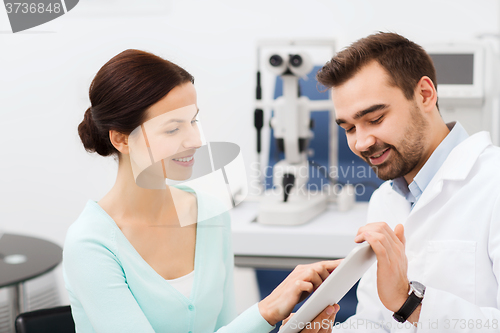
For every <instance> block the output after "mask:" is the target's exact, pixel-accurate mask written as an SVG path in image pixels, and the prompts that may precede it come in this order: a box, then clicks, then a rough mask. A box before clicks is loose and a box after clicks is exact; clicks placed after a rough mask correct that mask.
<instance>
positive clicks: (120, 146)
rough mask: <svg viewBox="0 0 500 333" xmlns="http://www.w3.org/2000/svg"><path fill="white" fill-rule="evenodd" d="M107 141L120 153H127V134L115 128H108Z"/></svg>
mask: <svg viewBox="0 0 500 333" xmlns="http://www.w3.org/2000/svg"><path fill="white" fill-rule="evenodd" d="M109 141H111V144H112V145H113V146H114V147H115V148H116V150H118V151H119V152H120V153H122V154H128V153H129V146H128V135H127V134H123V133H120V132H118V131H115V130H109Z"/></svg>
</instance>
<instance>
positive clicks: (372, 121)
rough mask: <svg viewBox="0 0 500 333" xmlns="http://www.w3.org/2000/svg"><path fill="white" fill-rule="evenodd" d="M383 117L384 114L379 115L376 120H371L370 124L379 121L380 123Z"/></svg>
mask: <svg viewBox="0 0 500 333" xmlns="http://www.w3.org/2000/svg"><path fill="white" fill-rule="evenodd" d="M382 118H384V116H380V117H378V118H377V119H375V120H371V121H370V124H378V123H380V122H381V121H382Z"/></svg>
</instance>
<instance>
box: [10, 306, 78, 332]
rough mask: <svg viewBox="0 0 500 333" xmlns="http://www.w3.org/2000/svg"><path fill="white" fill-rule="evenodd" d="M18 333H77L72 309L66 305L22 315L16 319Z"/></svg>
mask: <svg viewBox="0 0 500 333" xmlns="http://www.w3.org/2000/svg"><path fill="white" fill-rule="evenodd" d="M16 333H75V322H74V321H73V317H72V315H71V307H70V306H69V305H66V306H58V307H55V308H50V309H41V310H36V311H31V312H24V313H21V314H20V315H19V316H17V318H16Z"/></svg>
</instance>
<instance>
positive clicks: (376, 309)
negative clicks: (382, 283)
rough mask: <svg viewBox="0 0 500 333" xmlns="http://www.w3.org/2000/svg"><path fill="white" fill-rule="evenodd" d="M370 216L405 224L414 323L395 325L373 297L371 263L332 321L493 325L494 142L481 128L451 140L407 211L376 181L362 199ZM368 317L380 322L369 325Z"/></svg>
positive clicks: (497, 241)
mask: <svg viewBox="0 0 500 333" xmlns="http://www.w3.org/2000/svg"><path fill="white" fill-rule="evenodd" d="M370 222H387V223H388V224H389V225H390V226H391V228H393V229H394V227H395V226H396V225H397V224H398V223H402V224H403V225H404V227H405V236H406V241H407V242H406V255H407V258H408V278H409V280H410V281H411V280H415V281H418V282H421V283H423V284H424V285H425V286H426V287H427V289H426V292H425V297H424V300H423V303H422V309H421V313H420V319H419V323H420V326H419V328H418V329H416V328H413V327H411V325H410V324H409V323H408V322H407V323H406V325H402V324H400V325H399V327H398V325H397V324H398V323H397V322H396V321H395V320H394V319H393V318H392V312H390V311H389V310H387V309H386V308H385V307H384V306H383V305H382V303H381V302H380V299H379V297H378V293H377V287H376V265H374V266H373V267H371V268H370V270H369V271H368V272H367V273H366V274H365V276H363V278H362V279H361V282H360V285H359V288H358V301H359V303H358V308H357V313H356V315H355V316H353V317H351V318H350V319H349V320H348V321H347V322H345V323H344V327H340V326H339V327H336V328H338V329H339V330H340V331H346V332H348V331H352V332H371V331H374V332H375V331H376V332H378V331H388V332H389V331H390V332H399V331H406V332H408V331H409V332H413V331H418V332H434V333H438V332H482V331H485V332H500V310H499V307H500V306H499V304H500V293H499V281H500V148H499V147H496V146H493V145H492V144H491V139H490V136H489V133H487V132H480V133H477V134H475V135H473V136H470V137H469V138H468V139H466V140H465V141H463V142H462V143H461V144H459V145H458V146H457V147H455V149H453V151H452V152H451V153H450V155H449V156H448V158H447V159H446V161H445V162H444V164H443V165H442V167H441V168H440V169H439V171H438V172H437V174H436V175H435V176H434V177H433V179H432V180H431V182H430V183H429V185H428V186H427V188H426V189H425V191H424V192H423V194H422V196H421V197H420V199H419V201H418V202H417V203H416V205H415V207H414V208H413V209H412V210H410V204H409V203H408V202H407V201H406V200H405V199H404V198H403V197H402V196H401V195H400V194H398V193H396V192H395V191H394V190H393V189H392V188H391V186H390V183H389V182H386V183H384V184H383V185H382V186H381V187H380V188H379V189H378V190H377V191H375V192H374V194H373V196H372V198H371V200H370V204H369V209H368V223H370ZM368 320H369V321H371V322H374V323H377V322H378V323H380V324H383V325H380V326H385V328H384V329H383V330H380V329H376V328H378V326H377V325H372V326H370V324H369V322H367V321H368ZM355 323H362V325H361V326H360V325H358V326H357V327H355V325H354V324H355ZM349 324H350V325H351V326H349ZM363 325H364V326H363ZM389 325H390V326H389ZM405 326H406V328H405ZM464 326H465V328H464ZM485 326H489V329H485ZM388 327H390V328H391V329H388ZM400 328H402V329H400Z"/></svg>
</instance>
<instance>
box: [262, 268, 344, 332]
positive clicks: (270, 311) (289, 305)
mask: <svg viewBox="0 0 500 333" xmlns="http://www.w3.org/2000/svg"><path fill="white" fill-rule="evenodd" d="M341 261H342V260H326V261H320V262H317V263H314V264H309V265H298V266H297V267H295V269H294V270H293V271H292V272H291V273H290V275H288V276H287V277H286V279H285V280H283V282H281V283H280V284H279V285H278V287H276V289H274V290H273V292H272V293H271V294H270V295H269V296H267V297H266V298H264V299H263V300H262V301H260V302H259V311H260V313H261V315H262V317H263V318H264V319H265V320H267V322H268V323H269V324H271V325H276V323H277V322H279V321H281V320H283V319H285V318H286V317H288V315H289V314H290V313H291V312H292V310H293V307H294V306H295V305H296V304H297V303H299V302H301V301H303V300H304V299H306V297H307V296H309V294H311V293H312V292H313V291H314V290H316V289H317V288H318V287H319V286H320V285H321V283H322V282H323V281H324V280H325V279H326V278H327V277H328V276H329V275H330V273H331V272H332V271H333V270H334V269H335V268H337V266H338V265H339V264H340V262H341Z"/></svg>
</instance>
